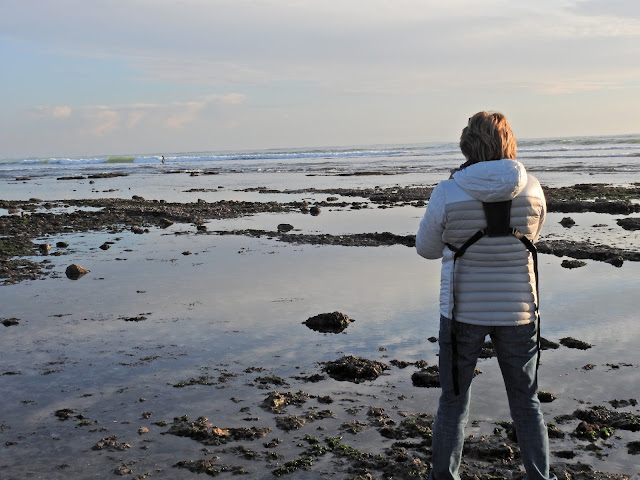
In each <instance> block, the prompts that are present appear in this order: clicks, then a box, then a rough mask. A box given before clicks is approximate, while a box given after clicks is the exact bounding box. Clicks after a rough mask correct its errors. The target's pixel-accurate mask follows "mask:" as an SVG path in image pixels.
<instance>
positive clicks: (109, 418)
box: [0, 172, 640, 480]
mask: <svg viewBox="0 0 640 480" xmlns="http://www.w3.org/2000/svg"><path fill="white" fill-rule="evenodd" d="M260 180H262V179H260ZM298 180H299V181H298ZM258 182H259V180H258V179H257V178H256V177H251V176H245V177H242V178H240V175H239V174H238V175H234V174H226V175H204V174H200V173H199V174H196V175H192V174H191V173H189V172H176V173H174V174H171V175H149V176H144V175H137V176H136V178H133V177H128V176H122V177H117V176H115V177H112V178H97V179H90V178H89V177H88V176H84V177H82V178H75V179H67V180H57V179H56V178H53V177H52V178H45V179H23V180H20V181H18V180H13V181H8V182H6V183H5V184H4V185H3V190H2V193H0V197H1V198H2V199H1V200H0V222H1V225H2V229H3V230H2V233H3V235H4V237H3V238H0V246H2V250H1V253H2V257H0V258H1V259H2V261H3V263H2V267H3V270H2V272H3V278H0V283H2V282H4V283H5V284H4V285H2V286H0V305H2V310H1V312H0V321H2V322H3V325H4V326H0V329H2V330H1V332H2V334H1V335H0V349H1V350H2V352H3V355H2V359H1V360H0V388H1V391H2V399H3V402H2V404H3V408H2V411H1V413H0V442H1V444H0V478H2V479H6V480H10V479H11V480H17V479H26V478H47V479H67V478H73V479H90V478H112V477H114V476H116V477H117V476H123V477H124V478H130V479H143V478H154V479H155V478H157V479H160V478H167V479H168V478H181V479H182V478H203V477H201V474H206V475H209V476H218V475H220V476H221V477H222V478H230V477H231V476H235V475H238V474H244V475H245V476H246V477H247V478H265V479H269V478H277V477H279V476H283V477H285V478H295V479H298V478H300V479H320V478H345V479H392V478H393V479H404V478H427V475H428V471H429V466H430V465H429V462H430V429H431V425H432V422H433V416H434V415H435V411H436V405H437V399H438V395H439V390H438V389H437V388H429V387H426V386H424V384H423V383H421V381H424V380H425V379H427V380H428V379H429V378H432V377H433V376H434V375H433V366H435V365H437V353H438V344H437V342H436V341H434V340H435V337H437V335H438V322H437V318H438V317H437V315H438V311H437V304H438V300H437V297H438V287H439V266H440V265H439V262H436V261H433V262H428V261H426V260H424V259H421V258H419V257H418V256H417V255H416V253H415V250H414V249H413V248H412V247H411V237H412V235H414V234H415V231H416V230H417V226H418V223H419V220H420V218H421V217H422V215H423V213H424V206H425V205H426V202H427V200H428V194H429V192H430V188H431V187H432V186H433V183H428V182H425V183H423V184H421V185H417V184H415V183H412V182H411V185H397V179H394V178H392V177H391V178H389V177H388V176H376V175H368V176H366V177H364V176H363V177H357V178H356V177H350V178H341V179H336V178H335V177H334V178H328V177H318V178H314V177H309V176H304V175H302V174H301V175H300V176H299V177H298V178H296V181H294V182H291V177H287V178H286V179H282V180H281V181H277V180H273V181H272V182H271V184H268V185H267V184H265V182H260V183H258ZM406 183H410V182H406ZM294 186H295V190H294V189H293V188H294ZM546 188H547V189H548V190H547V195H548V198H549V199H550V205H551V204H552V203H553V205H554V207H553V208H550V213H549V216H548V219H547V225H546V227H545V230H544V231H543V236H542V238H541V242H540V244H541V245H540V251H541V255H540V275H541V282H542V283H541V311H542V336H543V337H544V338H545V339H547V340H549V341H550V342H553V343H555V345H553V346H554V347H555V348H549V349H547V350H545V351H544V352H543V355H542V365H541V369H540V389H541V391H544V392H547V393H548V394H551V395H548V396H547V400H552V401H549V402H548V403H545V404H544V405H543V407H544V413H545V418H546V421H547V422H548V424H549V428H550V431H551V452H552V467H553V470H554V472H555V473H556V475H557V476H558V477H559V478H584V479H587V478H589V479H591V478H594V479H595V478H615V479H618V478H619V479H622V478H632V479H639V478H640V468H639V467H638V464H639V463H640V462H639V460H638V459H639V458H640V457H639V456H638V453H639V452H640V433H639V432H640V406H638V401H637V398H638V385H640V368H639V366H640V356H639V354H638V350H637V338H638V336H639V335H640V326H639V325H638V322H637V302H636V298H635V296H636V295H637V281H638V278H640V277H639V276H640V263H638V261H637V260H638V259H639V255H640V251H639V250H638V244H639V243H638V235H639V234H638V230H637V229H636V228H634V225H636V224H634V223H633V221H631V223H629V224H627V226H626V227H625V226H623V225H625V224H624V222H623V223H622V225H621V224H620V223H619V221H620V220H629V219H634V218H636V220H635V221H636V222H637V217H638V213H637V211H638V204H639V199H640V194H639V193H638V187H637V185H635V186H634V185H626V186H624V187H619V188H616V189H613V188H612V189H604V190H603V189H601V188H600V187H595V186H594V187H592V188H591V189H590V188H586V187H581V188H577V189H573V190H570V191H565V190H563V189H562V188H561V187H560V186H553V185H552V186H549V185H546ZM596 198H597V199H598V201H594V200H595V199H596ZM554 202H555V203H554ZM571 202H574V203H573V204H572V203H571ZM580 202H582V203H580ZM598 204H599V205H598ZM571 205H573V206H571ZM625 205H626V207H625ZM314 206H315V207H318V209H319V212H318V211H310V210H311V208H312V207H314ZM565 206H566V208H565ZM620 208H627V211H626V212H625V211H623V210H620ZM567 217H570V218H571V220H572V221H573V222H574V223H572V224H571V225H567V224H568V221H566V220H564V219H566V218H567ZM561 222H562V223H561ZM23 237H24V238H23ZM17 238H21V242H20V243H16V242H12V241H11V240H12V239H13V240H15V239H17ZM30 242H31V243H30ZM40 245H49V246H50V250H48V251H44V250H43V248H45V247H40ZM44 253H46V255H45V254H44ZM567 261H570V262H574V264H567V263H566V262H567ZM12 262H13V263H12ZM563 262H565V263H564V265H563ZM71 264H76V265H79V266H81V267H84V268H85V269H87V270H89V272H88V273H86V274H84V275H82V276H81V277H80V278H78V279H76V280H72V279H70V278H68V277H67V275H66V273H65V272H66V269H67V267H68V266H69V265H71ZM569 266H572V267H575V268H567V267H569ZM331 312H341V313H343V314H345V315H346V316H348V318H349V319H351V320H352V321H351V322H350V323H349V324H348V325H347V326H346V328H345V329H344V330H342V331H341V332H339V333H331V332H319V331H315V330H312V329H311V328H309V327H308V326H307V325H305V324H304V323H303V322H305V321H306V320H307V319H309V318H310V317H313V316H316V315H319V314H324V313H331ZM567 339H574V340H578V341H580V342H584V343H582V344H581V343H579V342H578V343H577V345H576V343H575V342H574V343H571V342H570V341H568V340H567ZM576 347H582V348H576ZM351 357H354V358H351ZM487 357H488V358H486V359H482V360H480V362H479V364H478V368H479V369H480V370H481V372H482V373H481V374H480V375H478V377H477V378H476V379H475V380H474V383H473V390H474V392H473V400H472V410H471V417H470V418H471V420H472V421H471V422H470V423H469V425H468V427H467V435H468V440H467V446H466V449H465V460H464V464H463V465H464V466H463V472H464V474H463V478H468V479H471V478H476V479H489V478H516V479H517V478H522V476H523V472H521V469H520V466H519V454H518V450H517V443H516V442H515V441H514V438H513V435H512V428H511V425H510V417H509V412H508V406H507V403H506V395H505V393H504V387H503V385H502V383H501V382H502V378H501V375H500V372H499V368H498V366H497V362H496V360H495V358H491V353H490V351H489V352H488V353H487ZM338 360H342V361H343V362H346V363H349V362H355V361H356V360H358V361H362V362H364V366H365V367H366V368H364V369H361V370H360V371H358V372H357V374H354V373H353V372H349V373H347V378H346V379H345V378H344V377H343V378H339V377H338V376H336V375H335V373H333V370H332V369H331V368H329V367H330V365H332V363H331V362H336V361H338ZM430 368H431V370H430ZM429 374H431V377H429ZM349 375H351V376H349ZM359 375H362V377H360V376H359ZM436 377H437V375H436Z"/></svg>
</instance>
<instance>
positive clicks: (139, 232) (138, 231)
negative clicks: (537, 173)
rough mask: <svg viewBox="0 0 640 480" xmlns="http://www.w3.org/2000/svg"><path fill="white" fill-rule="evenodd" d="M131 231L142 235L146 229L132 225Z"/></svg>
mask: <svg viewBox="0 0 640 480" xmlns="http://www.w3.org/2000/svg"><path fill="white" fill-rule="evenodd" d="M131 231H132V232H133V233H135V234H136V235H142V234H143V233H144V229H143V228H142V227H131Z"/></svg>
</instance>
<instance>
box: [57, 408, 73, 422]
mask: <svg viewBox="0 0 640 480" xmlns="http://www.w3.org/2000/svg"><path fill="white" fill-rule="evenodd" d="M74 413H76V411H75V410H73V409H71V408H62V409H60V410H56V411H55V412H54V413H53V414H54V415H55V416H56V417H58V419H59V420H60V421H61V422H64V421H65V420H69V419H70V418H71V417H72V416H73V414H74Z"/></svg>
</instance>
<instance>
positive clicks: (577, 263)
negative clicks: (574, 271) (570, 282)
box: [560, 260, 587, 268]
mask: <svg viewBox="0 0 640 480" xmlns="http://www.w3.org/2000/svg"><path fill="white" fill-rule="evenodd" d="M586 264H587V262H583V261H582V260H563V261H562V263H561V264H560V266H561V267H562V268H580V267H584V266H585V265H586Z"/></svg>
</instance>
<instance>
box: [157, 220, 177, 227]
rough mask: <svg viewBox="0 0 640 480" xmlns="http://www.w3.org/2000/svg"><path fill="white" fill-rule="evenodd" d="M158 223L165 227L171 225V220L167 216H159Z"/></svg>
mask: <svg viewBox="0 0 640 480" xmlns="http://www.w3.org/2000/svg"><path fill="white" fill-rule="evenodd" d="M158 223H159V224H160V227H161V228H167V227H170V226H171V225H173V222H172V221H171V220H169V219H168V218H161V219H160V221H159V222H158Z"/></svg>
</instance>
